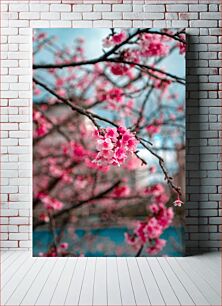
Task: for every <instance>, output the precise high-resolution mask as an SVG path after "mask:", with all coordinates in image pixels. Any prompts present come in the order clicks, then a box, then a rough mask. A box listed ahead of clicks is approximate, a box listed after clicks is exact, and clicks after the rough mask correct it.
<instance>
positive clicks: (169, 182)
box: [140, 140, 182, 196]
mask: <svg viewBox="0 0 222 306" xmlns="http://www.w3.org/2000/svg"><path fill="white" fill-rule="evenodd" d="M140 143H141V145H142V146H143V147H144V148H145V149H147V150H148V151H149V152H150V153H151V154H152V155H154V156H155V157H156V158H157V159H158V161H159V165H160V168H161V169H162V171H163V173H164V175H165V177H164V179H165V180H166V181H167V184H168V185H169V186H170V187H171V188H172V189H173V190H174V191H176V193H177V194H178V195H179V196H181V195H182V194H181V188H180V187H178V186H176V185H175V184H174V183H173V178H172V177H171V176H169V174H168V171H167V170H166V168H165V165H164V160H163V158H162V157H161V156H159V155H158V154H157V153H155V152H153V151H152V150H151V149H150V148H149V147H148V146H147V145H146V144H145V143H144V142H143V141H142V140H140Z"/></svg>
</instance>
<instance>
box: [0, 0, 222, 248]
mask: <svg viewBox="0 0 222 306" xmlns="http://www.w3.org/2000/svg"><path fill="white" fill-rule="evenodd" d="M16 2H17V3H16ZM74 3H75V4H74ZM221 7H222V5H221V4H220V1H219V0H211V1H209V0H189V1H183V0H177V1H176V0H174V1H173V0H172V1H171V0H166V1H162V0H134V1H133V0H75V1H71V0H70V1H69V0H51V1H46V0H45V1H38V0H37V1H36V0H35V1H34V0H29V1H28V0H26V1H23V0H20V1H2V2H1V19H2V20H1V27H2V29H1V34H2V36H1V59H2V61H1V81H2V84H1V156H2V157H1V170H2V171H1V217H0V225H1V248H4V249H12V250H15V249H27V248H30V247H31V218H30V216H31V205H32V204H31V203H32V199H31V183H32V181H31V176H32V173H31V160H32V157H31V127H32V125H31V104H32V100H31V98H32V97H31V96H32V94H31V88H32V84H31V74H32V70H31V49H32V38H31V34H32V31H31V28H33V27H42V28H44V27H167V28H170V27H178V28H181V27H186V28H187V34H188V35H187V36H188V51H187V100H186V103H187V167H186V169H187V203H186V215H187V217H186V223H187V227H186V237H185V238H186V246H187V250H188V252H192V253H193V252H200V251H209V250H210V251H213V250H218V249H219V248H221V237H222V236H221V234H222V233H221V231H222V228H221V226H220V224H221V210H220V199H221V191H222V188H221V171H220V169H221V162H220V141H219V139H220V124H221V113H220V112H221V97H222V94H221V90H222V87H221V84H220V83H221V77H220V74H221V72H222V71H221V59H222V52H221V45H220V44H221V30H220V27H221V23H220V18H221Z"/></svg>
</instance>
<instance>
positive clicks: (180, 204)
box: [173, 197, 183, 207]
mask: <svg viewBox="0 0 222 306" xmlns="http://www.w3.org/2000/svg"><path fill="white" fill-rule="evenodd" d="M173 204H174V206H178V207H181V206H182V204H183V202H182V201H181V200H180V198H179V197H178V198H177V199H176V200H175V201H174V202H173Z"/></svg>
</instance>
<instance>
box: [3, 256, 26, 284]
mask: <svg viewBox="0 0 222 306" xmlns="http://www.w3.org/2000/svg"><path fill="white" fill-rule="evenodd" d="M29 258H30V257H29V255H28V253H24V254H22V256H20V257H18V260H16V262H14V264H13V265H11V266H10V267H9V268H8V269H7V271H6V273H4V272H2V275H1V280H2V281H1V290H2V289H3V288H4V286H6V285H7V283H8V282H9V281H10V280H11V279H12V277H13V276H14V275H16V274H17V273H18V270H19V269H21V268H22V266H23V265H24V264H25V263H26V261H27V260H28V259H29Z"/></svg>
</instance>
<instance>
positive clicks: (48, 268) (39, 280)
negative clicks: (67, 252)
mask: <svg viewBox="0 0 222 306" xmlns="http://www.w3.org/2000/svg"><path fill="white" fill-rule="evenodd" d="M42 261H43V267H42V269H41V270H40V271H39V273H38V275H37V276H36V278H35V280H34V281H33V283H32V285H31V286H30V288H29V290H28V291H27V292H26V294H25V295H24V297H23V299H22V301H21V305H35V303H36V301H37V299H38V297H39V295H40V293H41V291H42V289H43V287H44V285H45V284H46V282H47V280H48V277H49V275H50V273H51V272H52V269H53V268H54V266H55V263H56V261H55V260H54V258H52V260H50V261H44V259H43V260H42Z"/></svg>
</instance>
